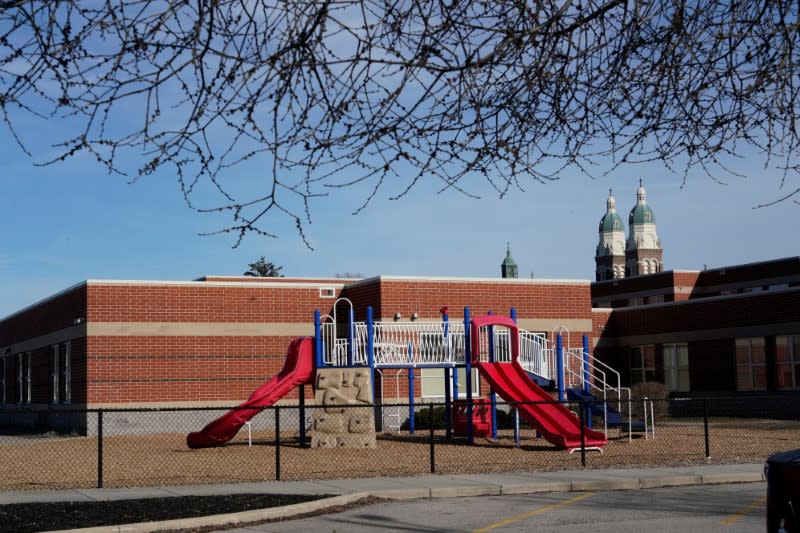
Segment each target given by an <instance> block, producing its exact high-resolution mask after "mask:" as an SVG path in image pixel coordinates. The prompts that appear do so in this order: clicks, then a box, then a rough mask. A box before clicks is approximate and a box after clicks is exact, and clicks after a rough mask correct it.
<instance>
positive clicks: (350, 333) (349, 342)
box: [347, 309, 355, 367]
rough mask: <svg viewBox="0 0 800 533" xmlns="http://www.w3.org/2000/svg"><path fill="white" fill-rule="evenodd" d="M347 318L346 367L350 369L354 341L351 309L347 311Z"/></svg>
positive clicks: (353, 320) (353, 319)
mask: <svg viewBox="0 0 800 533" xmlns="http://www.w3.org/2000/svg"><path fill="white" fill-rule="evenodd" d="M347 316H348V318H349V321H348V324H347V366H348V367H351V366H353V341H354V339H353V337H354V335H353V333H354V332H355V325H354V322H355V317H354V316H353V310H352V309H350V310H349V312H348V313H347Z"/></svg>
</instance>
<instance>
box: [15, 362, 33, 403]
mask: <svg viewBox="0 0 800 533" xmlns="http://www.w3.org/2000/svg"><path fill="white" fill-rule="evenodd" d="M31 388H32V387H31V354H30V352H26V353H19V354H17V403H22V404H29V403H31Z"/></svg>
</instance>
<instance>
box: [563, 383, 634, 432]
mask: <svg viewBox="0 0 800 533" xmlns="http://www.w3.org/2000/svg"><path fill="white" fill-rule="evenodd" d="M567 399H568V400H570V401H574V402H584V403H586V404H587V405H589V407H591V408H592V413H594V414H598V415H599V416H601V417H603V416H607V417H608V418H607V420H606V426H607V427H609V428H621V429H627V423H624V422H623V420H622V418H623V417H622V413H620V412H619V411H618V410H617V409H616V408H614V407H612V404H613V403H614V402H608V403H607V405H606V408H605V409H603V402H602V400H598V399H597V398H596V397H595V396H594V394H592V393H591V392H586V391H584V390H583V389H579V388H569V389H567ZM630 429H631V431H632V432H633V433H644V432H645V423H644V420H642V419H639V418H632V419H631V427H630Z"/></svg>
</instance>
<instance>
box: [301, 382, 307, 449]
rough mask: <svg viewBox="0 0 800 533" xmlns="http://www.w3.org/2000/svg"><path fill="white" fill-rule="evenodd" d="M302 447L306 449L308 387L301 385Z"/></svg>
mask: <svg viewBox="0 0 800 533" xmlns="http://www.w3.org/2000/svg"><path fill="white" fill-rule="evenodd" d="M300 447H301V448H305V447H306V386H305V385H300Z"/></svg>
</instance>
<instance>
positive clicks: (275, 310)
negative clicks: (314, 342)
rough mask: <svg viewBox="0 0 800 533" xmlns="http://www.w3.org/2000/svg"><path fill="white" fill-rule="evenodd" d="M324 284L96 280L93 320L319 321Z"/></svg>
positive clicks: (326, 302)
mask: <svg viewBox="0 0 800 533" xmlns="http://www.w3.org/2000/svg"><path fill="white" fill-rule="evenodd" d="M334 301H335V298H321V297H320V295H319V287H316V286H313V287H308V288H294V287H286V288H283V287H280V288H278V287H276V288H263V287H256V286H253V287H247V286H244V287H237V286H203V284H200V283H197V284H192V285H157V284H154V285H127V284H109V285H102V284H90V285H89V293H88V303H89V312H88V317H87V318H88V320H89V321H90V322H245V323H259V322H260V323H264V322H266V323H272V322H308V323H312V322H313V319H314V318H313V317H314V310H315V309H317V308H319V309H321V310H323V312H325V310H326V309H330V308H331V306H332V305H333V302H334Z"/></svg>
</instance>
